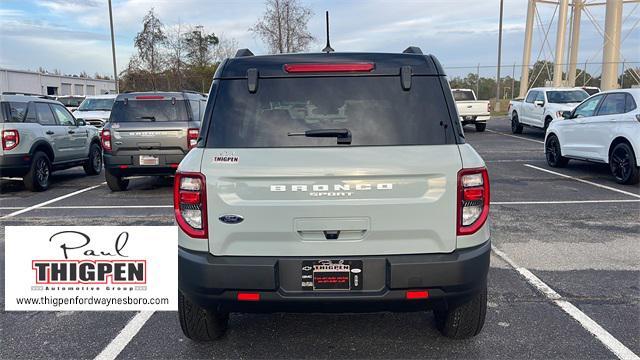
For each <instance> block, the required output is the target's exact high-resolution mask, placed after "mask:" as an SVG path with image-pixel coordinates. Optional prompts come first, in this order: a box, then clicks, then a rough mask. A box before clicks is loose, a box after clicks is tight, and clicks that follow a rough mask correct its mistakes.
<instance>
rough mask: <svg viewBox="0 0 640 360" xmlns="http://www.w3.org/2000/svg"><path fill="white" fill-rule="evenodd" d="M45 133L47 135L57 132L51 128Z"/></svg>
mask: <svg viewBox="0 0 640 360" xmlns="http://www.w3.org/2000/svg"><path fill="white" fill-rule="evenodd" d="M45 134H47V135H53V134H55V133H54V132H53V131H51V130H49V131H47V132H46V133H45Z"/></svg>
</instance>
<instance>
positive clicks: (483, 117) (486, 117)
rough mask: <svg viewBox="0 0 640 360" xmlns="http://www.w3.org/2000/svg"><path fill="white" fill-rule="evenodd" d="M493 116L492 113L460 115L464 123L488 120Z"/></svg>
mask: <svg viewBox="0 0 640 360" xmlns="http://www.w3.org/2000/svg"><path fill="white" fill-rule="evenodd" d="M490 118H491V115H464V116H460V122H462V125H467V124H475V123H479V122H481V123H483V122H487V121H488V120H489V119H490Z"/></svg>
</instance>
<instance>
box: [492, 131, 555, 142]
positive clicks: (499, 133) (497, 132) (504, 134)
mask: <svg viewBox="0 0 640 360" xmlns="http://www.w3.org/2000/svg"><path fill="white" fill-rule="evenodd" d="M487 131H488V132H490V133H494V134H498V135H502V136H508V137H512V138H516V139H520V140H527V141H531V142H534V143H538V144H544V141H541V140H535V139H529V138H526V137H523V136H517V135H511V134H506V133H503V132H500V131H495V130H488V129H487Z"/></svg>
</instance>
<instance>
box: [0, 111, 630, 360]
mask: <svg viewBox="0 0 640 360" xmlns="http://www.w3.org/2000/svg"><path fill="white" fill-rule="evenodd" d="M465 130H466V136H467V140H468V142H469V143H471V144H472V145H473V146H474V147H475V149H476V150H477V151H478V152H479V153H480V154H481V155H482V156H483V158H484V159H485V161H486V162H487V166H488V168H489V173H490V177H491V186H492V189H491V193H492V194H491V195H492V241H493V245H494V246H495V249H496V251H494V254H493V256H492V259H491V261H492V263H491V269H490V273H489V309H488V312H487V320H486V323H485V327H484V330H483V332H482V333H481V334H480V335H479V336H478V337H476V338H474V339H471V340H465V341H454V340H449V339H446V338H444V337H442V336H440V335H439V333H438V332H437V331H436V330H435V327H434V325H433V316H432V314H431V313H406V314H389V313H382V314H358V315H351V314H341V315H313V314H312V315H302V314H267V315H257V314H256V315H254V314H251V315H248V314H242V315H235V314H234V315H232V317H231V321H230V329H229V332H228V334H227V335H226V336H225V337H224V338H223V339H222V340H221V341H220V342H218V343H212V344H199V343H193V342H191V341H190V340H188V339H186V338H185V337H184V336H183V335H182V332H181V331H180V325H179V323H178V317H177V314H176V313H175V312H156V313H153V314H151V316H150V317H149V316H146V315H143V316H141V315H137V314H136V313H131V312H101V313H96V312H4V311H3V312H2V315H1V319H0V323H1V328H0V333H1V334H2V336H1V337H2V340H1V343H0V358H2V359H14V358H69V357H71V356H73V357H80V358H94V357H96V356H97V355H98V354H101V353H102V352H103V351H104V350H105V348H108V349H107V353H109V351H110V350H111V349H112V348H113V343H112V341H113V340H114V339H115V338H116V337H118V341H119V344H120V345H121V347H123V349H122V351H121V352H120V354H119V357H120V358H505V359H520V358H545V359H546V358H572V359H573V358H575V359H578V358H579V359H586V358H590V359H608V358H617V357H618V356H620V354H621V352H620V351H622V353H623V354H624V351H625V350H624V349H627V350H630V351H631V352H633V353H635V354H640V261H639V260H638V259H640V246H638V242H639V241H640V187H638V186H622V185H618V184H616V183H615V182H614V181H613V179H612V178H611V176H610V174H609V171H608V168H607V166H605V165H597V164H588V163H579V162H575V161H572V162H570V164H569V166H568V167H567V168H564V169H551V168H549V167H548V166H547V164H546V161H545V159H544V153H543V145H542V140H543V137H544V134H543V132H542V131H539V130H530V129H525V132H524V134H522V135H519V136H512V135H511V133H510V127H509V122H508V120H507V119H493V120H492V121H491V122H490V124H489V125H488V129H487V132H484V133H477V132H475V130H474V129H472V128H471V127H467V128H465ZM103 182H104V177H103V176H98V177H85V176H84V175H83V171H82V169H81V168H75V169H70V170H66V171H63V172H60V173H57V174H55V175H54V176H53V178H52V184H51V188H50V190H49V191H47V192H44V193H30V192H27V191H25V190H24V188H23V187H22V185H21V183H20V182H16V181H10V180H2V181H1V182H0V192H1V195H0V219H1V220H2V225H3V226H2V227H1V228H0V236H1V240H0V251H1V252H2V254H3V256H2V260H1V261H2V262H3V264H2V269H3V271H2V272H0V277H2V278H1V279H0V284H1V285H0V287H2V288H3V289H2V293H3V294H4V276H10V274H5V273H4V257H5V255H6V256H10V254H4V225H105V224H109V225H115V224H121V225H167V224H172V223H173V215H172V194H171V192H172V188H171V187H172V181H171V179H164V178H161V179H158V178H140V179H135V180H132V183H131V186H130V190H129V191H127V192H126V193H111V192H110V190H109V189H108V188H107V186H106V185H105V184H104V183H103ZM82 190H84V191H82ZM78 191H82V192H78ZM75 192H78V193H76V194H74V195H71V196H68V197H66V198H62V199H60V200H58V201H53V202H50V201H51V200H55V199H58V198H60V197H63V196H65V195H68V194H73V193H75ZM20 211H23V212H22V213H18V214H16V212H20ZM12 214H15V215H12ZM527 274H531V275H532V276H533V278H532V277H531V276H528V275H527ZM532 279H539V280H541V282H542V283H543V285H545V286H548V288H551V289H553V290H552V291H554V292H555V293H549V292H548V291H547V293H546V294H544V293H543V292H541V291H540V288H542V289H547V288H545V287H544V286H542V285H540V284H538V288H536V287H534V286H533V285H532V282H535V280H532ZM2 302H3V304H2V308H4V295H3V296H2ZM563 304H564V306H565V307H564V309H563V308H561V305H563ZM566 304H569V305H566ZM567 308H569V310H566V309H567ZM571 309H577V310H578V312H577V313H579V314H584V315H585V316H586V319H588V320H585V319H583V324H591V327H590V328H589V329H587V328H588V327H589V325H587V327H585V326H583V325H582V324H581V323H579V322H578V321H577V320H576V319H575V318H574V317H575V316H578V317H579V316H580V315H575V314H576V311H574V310H571ZM572 314H573V315H572ZM147 315H149V314H147ZM147 318H148V320H147ZM132 319H134V320H133V322H134V325H141V326H139V330H138V327H135V326H133V327H132V326H131V322H132ZM144 320H146V322H145V321H144ZM589 321H591V322H589ZM592 323H594V324H595V325H596V326H595V328H594V327H593V326H592V325H593V324H592ZM128 324H129V325H128ZM598 327H599V328H600V329H602V331H604V332H601V331H600V330H598ZM132 328H133V330H137V331H132V330H131V329H132ZM123 329H125V330H126V331H125V332H127V334H125V335H129V336H128V337H127V336H124V337H122V336H120V337H119V334H120V335H121V332H122V330H123ZM594 329H595V330H594ZM593 332H595V333H596V334H598V335H599V337H596V336H595V335H594V334H593ZM607 333H608V334H609V335H610V336H606V335H603V334H607ZM122 339H124V340H122ZM603 339H604V340H603ZM122 341H124V342H122ZM110 344H111V345H110ZM620 346H622V347H620ZM616 351H617V352H616ZM72 354H73V355H72ZM103 354H104V353H103ZM616 354H618V355H616ZM627 354H628V353H627ZM631 355H633V354H631Z"/></svg>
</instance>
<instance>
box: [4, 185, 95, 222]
mask: <svg viewBox="0 0 640 360" xmlns="http://www.w3.org/2000/svg"><path fill="white" fill-rule="evenodd" d="M104 184H106V182H103V183H101V184H98V185H94V186H89V187H88V188H84V189H81V190H78V191H74V192H72V193H70V194H67V195H62V196H58V197H57V198H53V199H51V200H47V201H45V202H42V203H40V204H36V205H33V206H29V207H26V208H24V209H21V210H18V211H14V212H12V213H11V214H7V215H4V216H2V217H0V220H3V219H8V218H12V217H14V216H18V215H20V214H24V213H26V212H28V211H31V210H34V209H38V208H41V207H43V206H46V205H49V204H53V203H54V202H57V201H60V200H64V199H66V198H69V197H72V196H75V195H78V194H82V193H83V192H86V191H89V190H93V189H95V188H97V187H100V186H102V185H104Z"/></svg>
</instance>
